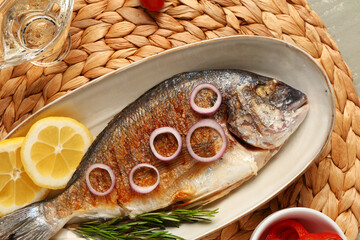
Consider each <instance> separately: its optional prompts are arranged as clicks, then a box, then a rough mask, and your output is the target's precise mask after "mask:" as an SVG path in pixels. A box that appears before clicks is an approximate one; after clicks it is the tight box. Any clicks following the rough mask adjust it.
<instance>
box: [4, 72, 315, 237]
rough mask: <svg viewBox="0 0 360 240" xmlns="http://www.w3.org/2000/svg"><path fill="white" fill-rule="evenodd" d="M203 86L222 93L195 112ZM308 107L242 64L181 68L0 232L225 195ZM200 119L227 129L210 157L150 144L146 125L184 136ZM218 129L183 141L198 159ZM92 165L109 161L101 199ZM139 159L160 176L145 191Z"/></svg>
mask: <svg viewBox="0 0 360 240" xmlns="http://www.w3.org/2000/svg"><path fill="white" fill-rule="evenodd" d="M200 83H211V84H213V85H215V86H216V87H217V88H218V89H219V90H220V92H221V96H222V104H221V106H220V108H219V109H218V111H217V112H216V113H214V114H212V115H210V116H204V115H200V114H198V113H196V112H194V111H193V110H192V109H191V107H190V104H189V96H190V93H191V91H192V89H193V88H194V87H195V86H197V85H198V84H200ZM217 97H219V96H217V94H216V93H215V92H214V91H212V90H209V89H203V90H201V91H200V92H199V93H198V94H197V96H196V99H195V100H196V104H197V105H198V106H201V107H211V106H212V104H214V102H215V101H216V99H217ZM308 109H309V105H308V103H307V97H306V95H305V94H304V93H302V92H300V91H298V90H296V89H294V88H292V87H290V86H288V85H286V84H285V83H283V82H280V81H277V80H274V79H270V78H267V77H264V76H259V75H257V74H253V73H250V72H245V71H240V70H206V71H200V72H188V73H181V74H178V75H175V76H173V77H172V78H170V79H167V80H165V81H164V82H162V83H160V84H158V85H157V86H155V87H154V88H152V89H150V90H149V91H147V92H146V93H145V94H144V95H142V96H141V97H140V98H138V99H137V100H136V101H135V102H133V103H131V104H130V105H128V106H127V107H126V108H124V109H123V110H122V111H121V112H120V113H119V114H117V115H116V116H115V117H114V118H113V120H112V121H111V122H110V123H109V124H108V125H107V126H106V128H105V129H104V130H103V131H102V132H101V133H100V134H99V135H98V136H97V138H96V139H95V141H94V142H93V144H92V145H91V146H90V148H89V149H88V151H87V153H86V154H85V155H84V157H83V159H82V161H81V163H80V165H79V166H78V168H77V170H76V171H75V173H74V174H73V176H72V178H71V180H70V181H69V183H68V185H67V187H66V188H65V190H64V191H63V192H62V193H61V194H60V195H58V196H56V197H54V198H52V199H47V200H44V201H41V202H37V203H34V204H32V205H29V206H27V207H24V208H22V209H19V210H17V211H15V212H13V213H10V214H8V215H6V216H4V217H2V218H0V239H49V238H51V237H52V236H54V235H55V234H56V233H57V232H58V231H59V230H60V229H61V228H62V227H63V226H64V225H65V224H66V223H67V222H68V221H69V220H71V219H72V218H74V217H96V218H109V217H116V216H120V215H121V216H129V217H130V218H133V217H136V216H137V215H139V214H142V213H145V212H151V211H155V210H159V209H164V208H168V207H169V206H173V207H178V206H182V207H184V206H198V205H200V204H206V203H209V202H211V201H213V200H215V199H217V198H219V197H222V196H224V195H225V194H227V193H229V192H230V191H231V190H232V189H234V188H236V187H238V186H239V185H240V184H241V183H243V182H244V181H246V180H248V179H249V178H250V177H252V176H254V175H256V174H257V173H258V171H259V170H260V169H261V168H262V167H263V166H264V165H265V164H266V163H267V162H268V160H269V159H270V158H271V157H272V156H273V155H274V154H276V153H277V152H278V151H279V149H280V147H281V146H283V144H284V142H285V141H286V140H287V139H288V137H289V136H290V135H291V134H292V133H293V132H294V131H295V130H296V129H297V127H298V126H299V125H300V123H301V122H302V121H303V119H304V118H305V116H306V114H307V112H308ZM204 118H211V119H214V120H215V121H217V122H218V123H219V124H220V125H221V127H222V128H223V130H224V132H225V134H226V141H227V147H226V151H225V153H224V154H223V155H222V157H221V158H220V159H218V160H216V161H213V162H199V161H196V160H195V159H193V158H192V157H191V156H190V154H189V153H188V151H187V149H186V148H185V147H183V149H182V151H181V153H180V155H179V156H178V157H177V158H176V159H174V160H172V161H170V162H164V161H159V160H158V159H156V157H155V156H154V154H153V153H152V152H151V150H150V147H149V136H150V134H151V132H152V131H154V130H155V129H157V128H160V127H164V126H171V127H173V128H175V129H176V130H177V131H178V132H179V133H180V135H181V137H182V138H183V141H184V142H185V138H186V135H187V132H188V130H189V128H190V127H191V126H192V125H193V124H195V123H196V122H198V121H199V120H201V119H204ZM222 144H224V143H223V141H222V140H221V137H220V135H219V134H218V132H216V131H215V130H213V129H211V128H206V127H205V128H199V129H198V130H197V131H196V132H194V134H193V135H192V137H191V146H192V148H193V149H194V151H195V152H196V153H197V154H198V155H200V156H205V157H206V156H212V155H215V154H216V152H217V151H218V150H219V146H222ZM155 145H156V147H157V149H159V152H160V153H161V154H162V155H169V154H170V153H172V151H173V150H174V148H176V147H177V145H176V141H174V138H173V136H172V135H169V134H162V135H160V136H158V137H157V138H156V141H155ZM94 163H103V164H106V165H108V166H110V167H111V169H112V170H113V172H114V174H115V176H116V184H115V188H114V190H113V191H112V192H111V193H110V194H108V195H106V196H97V195H94V194H92V193H91V192H90V191H89V189H88V187H87V185H86V181H85V171H86V169H87V168H88V167H89V166H90V165H92V164H94ZM139 163H148V164H152V165H153V166H155V167H157V169H158V171H159V173H160V183H159V185H158V186H157V187H156V189H155V190H154V191H152V192H150V193H147V194H141V193H137V192H135V191H134V190H133V189H132V188H131V187H130V185H129V179H128V178H129V177H128V176H129V172H130V171H131V169H132V168H133V167H134V166H135V165H137V164H139ZM138 175H139V176H138V179H139V180H138V181H139V184H140V183H141V184H146V183H148V182H151V181H153V178H154V174H152V173H151V172H150V171H143V172H141V174H138ZM91 182H92V184H93V185H94V188H96V189H98V191H102V190H104V191H105V190H106V189H107V188H108V187H109V185H110V182H111V180H110V177H109V176H108V175H107V174H104V173H103V172H101V170H99V171H97V170H94V171H93V173H92V175H91Z"/></svg>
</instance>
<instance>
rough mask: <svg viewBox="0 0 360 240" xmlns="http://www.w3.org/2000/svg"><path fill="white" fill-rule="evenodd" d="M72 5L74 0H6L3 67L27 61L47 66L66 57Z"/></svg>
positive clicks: (0, 43) (0, 42)
mask: <svg viewBox="0 0 360 240" xmlns="http://www.w3.org/2000/svg"><path fill="white" fill-rule="evenodd" d="M0 2H1V0H0ZM72 9H73V0H4V1H3V2H2V3H1V5H0V34H1V37H0V69H2V68H6V67H10V66H15V65H19V64H21V63H23V62H27V61H31V62H32V63H33V64H35V65H38V66H44V67H46V66H51V65H54V64H56V63H58V62H60V61H61V60H62V59H64V58H65V56H66V55H67V53H68V52H69V50H70V47H71V37H70V34H69V27H70V20H71V16H72Z"/></svg>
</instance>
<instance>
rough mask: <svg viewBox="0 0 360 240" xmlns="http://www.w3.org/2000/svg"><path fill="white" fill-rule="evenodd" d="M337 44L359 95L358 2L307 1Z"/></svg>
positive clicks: (344, 0) (349, 0) (359, 44)
mask: <svg viewBox="0 0 360 240" xmlns="http://www.w3.org/2000/svg"><path fill="white" fill-rule="evenodd" d="M307 2H308V3H309V5H310V7H311V8H312V9H313V10H314V11H315V12H316V13H317V14H318V15H319V17H320V19H321V20H322V21H323V22H324V24H325V26H326V27H327V29H328V31H329V33H330V35H331V36H332V38H333V39H334V40H335V41H336V43H337V44H338V47H339V50H340V52H341V54H342V57H343V59H344V60H345V62H346V63H347V64H348V66H349V68H350V70H351V71H352V73H353V77H354V84H355V88H356V91H357V93H358V95H360V27H359V26H360V15H359V12H360V1H358V0H308V1H307Z"/></svg>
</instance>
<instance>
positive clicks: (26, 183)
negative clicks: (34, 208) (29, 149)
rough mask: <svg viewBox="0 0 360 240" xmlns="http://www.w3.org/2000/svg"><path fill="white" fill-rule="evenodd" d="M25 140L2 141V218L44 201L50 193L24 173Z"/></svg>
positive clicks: (0, 191)
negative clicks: (22, 153)
mask: <svg viewBox="0 0 360 240" xmlns="http://www.w3.org/2000/svg"><path fill="white" fill-rule="evenodd" d="M24 139H25V138H13V139H8V140H3V141H0V216H3V215H5V214H8V213H10V212H12V211H14V210H16V209H18V208H21V207H23V206H25V205H28V204H30V203H32V202H36V201H39V200H42V199H44V198H45V197H46V195H47V193H48V192H49V190H48V189H45V188H41V187H39V186H37V185H35V184H34V183H33V181H32V180H31V179H30V178H29V176H28V175H27V174H26V172H25V171H24V168H23V165H22V163H21V159H20V158H21V157H20V149H21V145H22V143H23V141H24Z"/></svg>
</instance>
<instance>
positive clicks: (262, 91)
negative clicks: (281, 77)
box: [255, 79, 278, 97]
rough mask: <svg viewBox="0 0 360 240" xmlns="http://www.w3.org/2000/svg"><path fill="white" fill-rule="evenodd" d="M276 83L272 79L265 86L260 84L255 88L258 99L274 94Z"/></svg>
mask: <svg viewBox="0 0 360 240" xmlns="http://www.w3.org/2000/svg"><path fill="white" fill-rule="evenodd" d="M277 85H278V82H277V81H276V80H275V79H274V80H272V81H268V82H266V83H265V84H261V85H259V86H258V87H257V88H256V90H255V91H256V94H257V95H258V96H259V97H266V96H269V95H271V94H273V93H274V91H275V88H276V86H277Z"/></svg>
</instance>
